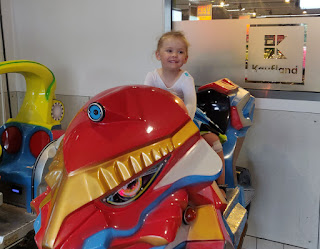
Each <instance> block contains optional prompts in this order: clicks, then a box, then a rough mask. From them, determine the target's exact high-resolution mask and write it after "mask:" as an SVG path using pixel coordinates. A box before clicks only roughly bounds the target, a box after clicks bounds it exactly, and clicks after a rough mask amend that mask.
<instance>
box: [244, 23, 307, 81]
mask: <svg viewBox="0 0 320 249" xmlns="http://www.w3.org/2000/svg"><path fill="white" fill-rule="evenodd" d="M305 41H306V37H305V26H303V25H300V24H288V25H276V24H270V25H269V24H268V25H262V24H261V25H259V24H251V25H250V28H249V30H248V39H247V51H248V54H247V61H246V62H247V63H246V68H247V70H246V79H245V80H246V82H263V83H264V82H266V83H297V84H301V83H303V58H304V57H303V51H304V50H303V48H304V43H305Z"/></svg>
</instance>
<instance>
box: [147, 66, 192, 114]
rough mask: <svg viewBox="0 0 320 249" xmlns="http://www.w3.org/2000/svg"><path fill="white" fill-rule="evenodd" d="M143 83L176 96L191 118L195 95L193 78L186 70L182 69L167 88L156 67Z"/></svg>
mask: <svg viewBox="0 0 320 249" xmlns="http://www.w3.org/2000/svg"><path fill="white" fill-rule="evenodd" d="M144 84H145V85H148V86H154V87H158V88H161V89H163V90H167V91H169V92H171V93H172V94H174V95H176V96H178V97H179V98H180V99H182V100H183V102H184V104H185V105H186V107H187V110H188V114H189V116H190V118H191V119H193V117H194V114H195V112H196V107H197V95H196V90H195V86H194V80H193V78H192V76H191V75H190V74H189V73H188V72H187V71H184V72H183V73H182V74H181V76H180V77H179V79H178V80H177V81H176V82H175V83H174V84H173V86H172V87H169V88H168V87H167V86H166V85H165V84H164V82H163V81H162V79H161V77H160V75H159V73H158V71H157V69H156V70H154V71H153V72H149V73H148V74H147V76H146V79H145V81H144Z"/></svg>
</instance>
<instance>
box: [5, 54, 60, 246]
mask: <svg viewBox="0 0 320 249" xmlns="http://www.w3.org/2000/svg"><path fill="white" fill-rule="evenodd" d="M4 73H19V74H21V75H23V76H24V78H25V83H26V93H25V97H24V100H23V103H22V105H21V108H20V110H19V112H18V114H17V115H16V117H15V118H10V119H9V120H8V121H7V122H6V123H5V124H4V125H2V126H1V127H0V138H1V146H0V154H1V161H0V192H2V195H3V204H2V205H1V206H0V227H1V229H0V232H1V233H0V248H5V247H6V246H9V245H10V244H12V243H14V242H16V241H18V240H19V239H20V238H22V237H23V236H24V235H25V234H26V233H27V232H28V231H30V230H32V228H33V221H34V219H35V215H34V214H32V213H31V207H30V202H31V200H32V199H33V198H35V197H36V196H37V195H38V194H39V193H40V192H41V190H40V188H39V187H40V185H41V181H42V175H43V174H42V173H43V170H44V167H43V166H44V165H43V164H42V165H41V160H40V161H39V158H40V156H41V155H42V150H43V148H44V147H47V146H48V145H49V144H52V143H53V141H54V140H55V139H57V138H58V137H60V136H61V135H62V134H63V131H62V130H61V127H60V126H61V125H60V121H61V120H62V118H63V105H62V103H61V102H60V101H58V100H55V94H54V92H55V88H56V81H55V77H54V75H53V73H52V72H51V71H50V70H49V69H48V68H47V67H45V66H43V65H41V64H39V63H37V62H33V61H22V60H19V61H5V62H2V63H0V74H4ZM53 147H54V146H53ZM52 153H53V154H55V152H54V151H52V150H51V154H52ZM46 157H47V159H48V158H49V156H48V154H47V155H46Z"/></svg>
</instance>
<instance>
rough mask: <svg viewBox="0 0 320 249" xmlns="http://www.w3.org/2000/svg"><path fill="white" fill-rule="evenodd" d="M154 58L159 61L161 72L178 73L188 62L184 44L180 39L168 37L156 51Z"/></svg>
mask: <svg viewBox="0 0 320 249" xmlns="http://www.w3.org/2000/svg"><path fill="white" fill-rule="evenodd" d="M156 57H157V59H158V60H159V61H161V65H162V69H163V70H170V71H172V70H174V71H175V70H177V71H179V70H180V68H181V67H182V66H183V65H184V64H186V63H187V60H188V55H187V47H186V44H185V43H184V42H183V40H181V39H178V38H174V37H169V38H167V39H165V40H164V41H163V44H162V46H161V47H160V49H159V50H158V51H156Z"/></svg>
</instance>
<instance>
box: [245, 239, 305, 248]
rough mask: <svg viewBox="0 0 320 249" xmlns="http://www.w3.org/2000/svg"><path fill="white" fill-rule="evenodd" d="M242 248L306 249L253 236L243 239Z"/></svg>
mask: <svg viewBox="0 0 320 249" xmlns="http://www.w3.org/2000/svg"><path fill="white" fill-rule="evenodd" d="M242 249H304V248H301V247H295V246H290V245H285V244H282V243H278V242H274V241H270V240H264V239H259V238H255V237H252V236H246V237H245V239H244V241H243V245H242Z"/></svg>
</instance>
